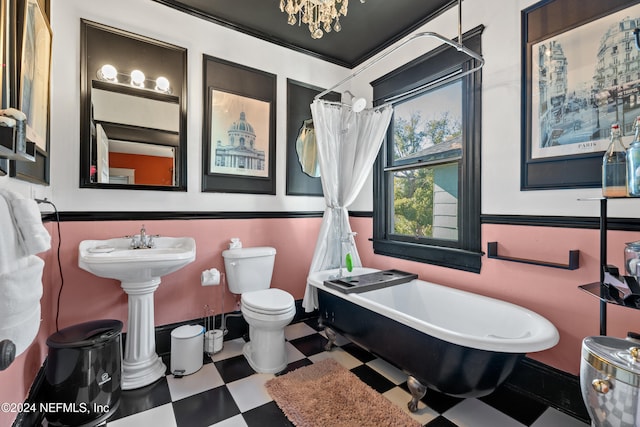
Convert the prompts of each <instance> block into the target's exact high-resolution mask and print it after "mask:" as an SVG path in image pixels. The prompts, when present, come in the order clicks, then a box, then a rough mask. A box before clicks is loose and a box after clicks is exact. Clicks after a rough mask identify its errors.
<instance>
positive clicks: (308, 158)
mask: <svg viewBox="0 0 640 427" xmlns="http://www.w3.org/2000/svg"><path fill="white" fill-rule="evenodd" d="M296 153H297V154H298V162H300V167H302V172H304V173H306V174H307V175H309V176H310V177H313V178H318V177H320V163H319V162H318V146H317V145H316V132H315V129H314V128H313V119H306V120H305V121H303V122H302V126H301V127H300V130H299V131H298V138H297V139H296Z"/></svg>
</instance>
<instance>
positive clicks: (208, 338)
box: [204, 329, 223, 354]
mask: <svg viewBox="0 0 640 427" xmlns="http://www.w3.org/2000/svg"><path fill="white" fill-rule="evenodd" d="M222 339H223V333H222V330H221V329H214V330H212V331H207V332H206V333H205V334H204V351H205V353H207V354H214V353H218V352H219V351H220V350H222V342H223V341H222Z"/></svg>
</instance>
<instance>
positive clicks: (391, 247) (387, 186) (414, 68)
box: [371, 26, 484, 273]
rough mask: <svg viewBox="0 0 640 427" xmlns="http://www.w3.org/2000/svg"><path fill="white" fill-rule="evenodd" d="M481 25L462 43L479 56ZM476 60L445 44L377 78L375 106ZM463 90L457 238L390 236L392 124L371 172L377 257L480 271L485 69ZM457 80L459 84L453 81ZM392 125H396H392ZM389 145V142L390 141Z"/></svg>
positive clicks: (468, 77)
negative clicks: (454, 239) (461, 154)
mask: <svg viewBox="0 0 640 427" xmlns="http://www.w3.org/2000/svg"><path fill="white" fill-rule="evenodd" d="M483 30H484V27H483V26H479V27H477V28H475V29H473V30H471V31H469V32H467V33H465V34H464V35H463V36H462V40H463V43H464V45H465V46H466V47H467V48H469V49H471V50H473V51H475V52H477V53H481V35H482V31H483ZM475 65H476V60H474V59H472V58H469V56H468V55H466V54H464V53H462V52H459V51H457V50H456V49H455V48H453V47H450V46H447V45H443V46H440V47H439V48H436V49H434V50H432V51H430V52H428V53H426V54H424V55H422V56H420V57H419V58H416V59H415V60H413V61H411V62H410V63H408V64H406V65H404V66H402V67H400V68H398V69H396V70H394V71H392V72H391V73H389V74H387V75H385V76H383V77H381V78H379V79H377V80H375V81H374V82H372V83H371V85H372V86H373V95H374V104H375V105H380V104H383V103H384V102H385V100H386V99H389V98H392V97H394V96H397V95H399V94H402V93H404V92H406V91H409V90H411V89H415V88H419V87H421V86H424V85H425V84H427V83H429V82H432V81H436V80H438V79H441V78H442V77H443V76H447V75H450V74H451V73H454V72H455V71H456V70H462V71H464V70H468V69H471V68H473V67H474V66H475ZM460 80H461V81H462V84H463V88H462V100H461V102H462V151H463V156H462V160H461V161H460V163H459V173H458V186H459V192H458V194H459V198H458V240H457V241H449V240H438V239H426V238H411V237H407V236H399V235H394V234H392V233H390V232H389V229H390V224H391V218H392V215H393V206H392V205H391V204H390V202H389V200H390V196H391V195H392V194H393V187H392V180H393V172H391V171H387V172H385V167H388V166H390V164H391V163H390V161H389V159H393V152H392V150H393V146H392V143H393V126H392V125H390V126H389V130H388V131H387V137H386V138H385V141H384V142H383V144H382V147H381V149H380V152H379V153H378V157H377V159H376V162H375V165H374V169H373V250H374V253H376V254H379V255H386V256H390V257H395V258H401V259H407V260H411V261H417V262H422V263H427V264H433V265H438V266H442V267H448V268H453V269H457V270H463V271H469V272H474V273H479V272H480V269H481V266H482V259H481V258H482V255H483V253H482V250H481V224H480V214H481V198H480V191H481V183H480V176H481V157H480V156H481V108H482V99H481V95H482V74H481V70H478V71H475V72H473V73H471V74H468V75H466V76H463V77H461V78H460ZM454 81H456V80H454ZM392 123H393V122H392ZM389 141H390V142H391V144H390V143H389Z"/></svg>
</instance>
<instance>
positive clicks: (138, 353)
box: [78, 237, 196, 390]
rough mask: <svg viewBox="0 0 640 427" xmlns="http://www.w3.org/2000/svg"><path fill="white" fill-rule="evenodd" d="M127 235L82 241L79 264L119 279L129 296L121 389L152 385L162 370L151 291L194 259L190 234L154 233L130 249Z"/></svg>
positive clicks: (192, 241)
mask: <svg viewBox="0 0 640 427" xmlns="http://www.w3.org/2000/svg"><path fill="white" fill-rule="evenodd" d="M130 245H131V239H128V238H116V239H108V240H84V241H82V242H80V246H79V252H80V253H79V256H78V265H79V266H80V268H82V269H83V270H86V271H88V272H90V273H93V274H95V275H96V276H99V277H105V278H108V279H117V280H120V282H121V286H122V289H123V290H124V291H125V292H126V294H127V295H128V298H129V321H128V328H127V341H126V344H125V350H124V359H123V361H122V384H121V387H122V389H123V390H130V389H135V388H139V387H143V386H145V385H148V384H151V383H153V382H154V381H156V380H158V379H159V378H161V377H163V376H164V375H165V374H166V366H165V365H164V363H163V362H162V359H160V357H158V355H157V353H156V338H155V322H154V305H153V293H154V292H155V290H156V289H157V288H158V286H159V285H160V278H161V277H162V276H164V275H166V274H169V273H172V272H174V271H176V270H179V269H180V268H182V267H184V266H185V265H187V264H189V263H190V262H192V261H193V260H194V259H195V258H196V243H195V240H193V239H192V238H191V237H155V238H154V246H153V247H152V248H147V249H131V247H130Z"/></svg>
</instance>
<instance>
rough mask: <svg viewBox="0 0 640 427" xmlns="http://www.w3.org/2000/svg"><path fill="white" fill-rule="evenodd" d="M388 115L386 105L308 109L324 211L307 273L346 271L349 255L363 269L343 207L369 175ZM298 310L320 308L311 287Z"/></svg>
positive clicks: (315, 105)
mask: <svg viewBox="0 0 640 427" xmlns="http://www.w3.org/2000/svg"><path fill="white" fill-rule="evenodd" d="M392 112H393V108H392V107H391V106H390V105H384V106H382V107H379V108H374V109H365V110H363V111H361V112H358V113H356V112H354V111H353V110H352V109H351V107H350V106H347V105H344V104H337V103H333V102H328V101H324V100H319V99H318V100H315V101H313V103H312V104H311V113H312V116H313V125H314V128H315V132H316V140H317V146H318V161H319V163H320V175H321V179H322V190H323V192H324V201H325V204H326V208H325V211H324V215H323V219H322V225H321V227H320V233H319V235H318V241H317V243H316V248H315V252H314V254H313V259H312V261H311V267H310V269H309V273H312V272H314V271H321V270H326V269H330V268H338V267H339V266H341V265H342V266H344V257H345V256H346V254H347V253H350V254H351V258H352V261H353V266H354V267H360V266H362V262H361V261H360V256H359V255H358V250H357V248H356V245H355V241H354V239H353V235H352V234H351V225H350V224H349V213H348V210H347V208H348V207H349V205H351V203H353V201H354V200H355V198H356V197H357V196H358V193H360V190H361V189H362V186H363V185H364V183H365V181H366V179H367V176H368V175H369V172H370V171H371V167H372V166H373V162H374V161H375V158H376V155H377V154H378V150H379V149H380V145H381V144H382V141H383V139H384V135H385V132H386V130H387V127H388V126H389V121H390V120H391V114H392ZM340 245H342V248H343V249H342V250H341V249H340ZM302 305H303V307H304V308H305V311H307V312H309V311H313V310H314V309H315V308H317V307H318V296H317V292H316V291H315V288H313V287H312V286H310V285H309V284H307V287H306V289H305V293H304V299H303V300H302Z"/></svg>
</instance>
